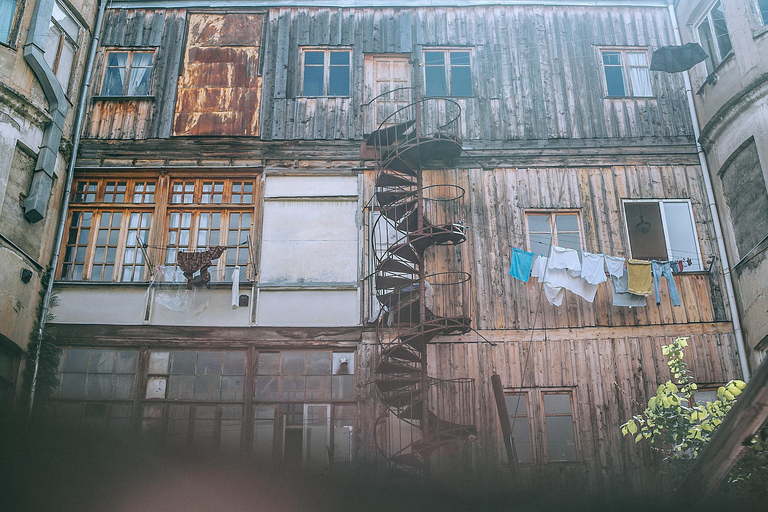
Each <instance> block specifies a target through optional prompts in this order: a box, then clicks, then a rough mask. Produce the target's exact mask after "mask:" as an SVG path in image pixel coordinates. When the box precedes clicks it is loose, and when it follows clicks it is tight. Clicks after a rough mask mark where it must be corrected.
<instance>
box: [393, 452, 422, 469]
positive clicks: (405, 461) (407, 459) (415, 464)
mask: <svg viewBox="0 0 768 512" xmlns="http://www.w3.org/2000/svg"><path fill="white" fill-rule="evenodd" d="M392 462H395V463H397V464H401V465H403V466H409V467H412V468H420V467H422V466H424V459H423V458H422V457H421V455H419V454H418V453H401V454H400V455H395V456H394V457H392Z"/></svg>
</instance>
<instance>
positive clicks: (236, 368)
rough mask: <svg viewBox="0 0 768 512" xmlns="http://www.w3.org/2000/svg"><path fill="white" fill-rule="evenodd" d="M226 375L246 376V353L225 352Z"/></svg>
mask: <svg viewBox="0 0 768 512" xmlns="http://www.w3.org/2000/svg"><path fill="white" fill-rule="evenodd" d="M223 373H224V375H245V352H224V372H223Z"/></svg>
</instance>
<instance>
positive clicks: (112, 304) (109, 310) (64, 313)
mask: <svg viewBox="0 0 768 512" xmlns="http://www.w3.org/2000/svg"><path fill="white" fill-rule="evenodd" d="M145 291H146V289H145V288H134V287H126V286H121V287H116V286H92V287H91V286H77V287H61V288H57V289H56V294H57V295H58V298H59V300H58V304H57V305H56V306H55V307H54V308H53V309H52V310H51V313H53V315H54V316H55V318H54V320H53V322H54V323H61V324H79V323H82V324H115V325H140V324H141V323H142V321H143V319H144V294H145Z"/></svg>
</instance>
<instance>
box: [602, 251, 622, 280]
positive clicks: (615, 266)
mask: <svg viewBox="0 0 768 512" xmlns="http://www.w3.org/2000/svg"><path fill="white" fill-rule="evenodd" d="M625 261H626V260H625V259H624V258H621V257H619V256H608V255H605V266H606V268H608V273H609V274H611V275H612V276H614V277H621V276H622V275H623V274H624V262H625Z"/></svg>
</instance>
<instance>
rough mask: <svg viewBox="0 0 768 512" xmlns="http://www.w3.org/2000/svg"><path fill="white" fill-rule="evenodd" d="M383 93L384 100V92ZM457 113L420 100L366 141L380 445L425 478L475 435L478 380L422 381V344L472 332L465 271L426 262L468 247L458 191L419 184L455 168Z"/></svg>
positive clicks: (444, 103)
mask: <svg viewBox="0 0 768 512" xmlns="http://www.w3.org/2000/svg"><path fill="white" fill-rule="evenodd" d="M391 92H392V91H390V92H386V93H384V94H390V93H391ZM460 116H461V108H460V107H459V105H458V104H457V103H456V102H453V101H451V100H447V99H418V97H417V99H416V101H415V102H413V103H411V104H409V105H407V106H405V107H402V108H399V109H398V110H396V111H395V112H393V113H392V114H390V115H389V116H388V117H387V118H386V119H385V120H384V121H382V122H381V123H380V124H379V125H378V129H376V130H375V131H373V133H371V134H370V135H369V136H367V138H366V140H365V143H364V147H365V146H367V147H368V148H369V149H370V148H372V149H373V155H374V158H375V161H376V173H375V185H374V192H373V197H372V201H371V204H370V206H371V211H372V220H371V226H372V229H371V243H372V248H371V254H372V257H373V261H372V263H373V266H374V272H373V273H372V275H371V278H372V280H373V286H374V288H375V291H376V299H377V301H378V303H379V305H380V307H381V313H380V314H379V316H378V321H377V324H376V325H377V338H378V342H379V345H380V351H379V357H378V359H377V364H376V368H375V385H376V388H377V391H378V397H379V399H380V401H381V403H382V404H383V405H384V407H382V408H381V409H382V414H381V415H380V416H379V417H378V419H377V422H376V428H375V438H376V447H377V450H378V452H379V454H381V455H382V456H383V457H384V460H386V461H387V463H388V464H389V465H390V466H391V467H394V468H397V469H405V470H409V471H414V472H422V471H423V470H424V469H426V467H427V466H428V464H429V459H430V456H431V455H432V454H433V453H435V451H436V450H438V449H441V448H444V447H447V446H449V445H452V444H453V445H456V444H457V443H458V442H459V441H461V440H465V439H467V438H468V437H470V436H472V435H473V434H474V430H475V429H474V417H473V407H472V404H473V402H474V381H473V380H472V379H451V380H442V379H435V378H432V377H429V376H428V374H427V344H428V343H429V342H430V341H431V340H433V339H434V338H435V337H437V336H446V335H452V334H462V333H466V332H468V331H469V330H471V311H470V305H471V301H470V300H469V285H470V279H471V276H470V275H469V274H467V273H465V272H461V271H452V270H450V271H443V272H436V273H431V274H430V273H427V271H426V268H425V267H426V266H427V264H429V262H433V261H434V262H435V263H436V262H437V261H443V262H446V261H455V260H456V258H455V257H454V256H455V255H453V254H450V253H449V252H446V251H453V250H455V249H454V247H455V246H457V245H459V244H461V243H463V242H464V241H466V238H467V236H466V227H465V226H464V225H462V224H461V223H459V222H457V221H456V219H457V217H458V216H459V215H460V211H461V210H460V207H461V201H462V199H463V196H464V190H463V189H462V188H461V187H458V186H456V185H450V184H448V185H446V184H440V185H425V184H424V177H425V176H424V173H423V171H425V170H428V169H442V168H447V167H450V166H452V164H453V163H454V162H455V160H456V159H457V158H458V156H459V154H460V153H461V150H462V149H461V139H460V136H459V120H460Z"/></svg>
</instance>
